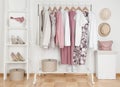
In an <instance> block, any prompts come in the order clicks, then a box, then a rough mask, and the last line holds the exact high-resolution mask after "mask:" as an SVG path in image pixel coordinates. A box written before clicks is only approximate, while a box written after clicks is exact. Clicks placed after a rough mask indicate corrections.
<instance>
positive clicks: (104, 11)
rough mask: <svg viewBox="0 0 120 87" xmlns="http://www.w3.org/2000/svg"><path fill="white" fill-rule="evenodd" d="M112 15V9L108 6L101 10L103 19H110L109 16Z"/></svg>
mask: <svg viewBox="0 0 120 87" xmlns="http://www.w3.org/2000/svg"><path fill="white" fill-rule="evenodd" d="M110 16H111V11H110V9H108V8H103V9H102V10H101V11H100V18H101V19H102V20H104V21H105V20H108V19H109V18H110Z"/></svg>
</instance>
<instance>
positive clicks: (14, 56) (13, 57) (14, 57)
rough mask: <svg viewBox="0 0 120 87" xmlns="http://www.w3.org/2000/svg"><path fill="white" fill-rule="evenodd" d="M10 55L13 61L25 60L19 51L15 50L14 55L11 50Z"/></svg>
mask: <svg viewBox="0 0 120 87" xmlns="http://www.w3.org/2000/svg"><path fill="white" fill-rule="evenodd" d="M11 57H12V60H13V61H25V59H24V58H23V57H22V55H21V54H20V53H19V52H17V54H16V55H15V54H14V53H13V52H12V53H11Z"/></svg>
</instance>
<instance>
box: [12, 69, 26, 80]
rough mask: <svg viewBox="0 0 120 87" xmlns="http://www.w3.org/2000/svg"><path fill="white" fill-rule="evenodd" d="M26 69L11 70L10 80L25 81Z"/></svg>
mask: <svg viewBox="0 0 120 87" xmlns="http://www.w3.org/2000/svg"><path fill="white" fill-rule="evenodd" d="M24 73H25V70H24V69H11V70H10V80H14V81H20V80H24Z"/></svg>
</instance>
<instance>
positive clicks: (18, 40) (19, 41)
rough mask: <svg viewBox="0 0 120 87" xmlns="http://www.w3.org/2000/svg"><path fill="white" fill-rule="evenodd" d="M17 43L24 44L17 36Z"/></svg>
mask: <svg viewBox="0 0 120 87" xmlns="http://www.w3.org/2000/svg"><path fill="white" fill-rule="evenodd" d="M17 42H18V44H25V42H24V41H23V40H22V39H21V38H20V37H19V36H17Z"/></svg>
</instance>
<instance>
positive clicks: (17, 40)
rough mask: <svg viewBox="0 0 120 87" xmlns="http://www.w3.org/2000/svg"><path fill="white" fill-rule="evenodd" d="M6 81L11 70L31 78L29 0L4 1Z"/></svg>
mask: <svg viewBox="0 0 120 87" xmlns="http://www.w3.org/2000/svg"><path fill="white" fill-rule="evenodd" d="M4 2H5V3H4V4H5V5H4V6H5V7H4V80H5V79H7V74H8V73H9V71H10V69H18V68H22V69H24V70H25V72H26V74H27V79H28V77H29V70H28V52H29V50H28V49H29V26H30V25H29V0H4Z"/></svg>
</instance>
